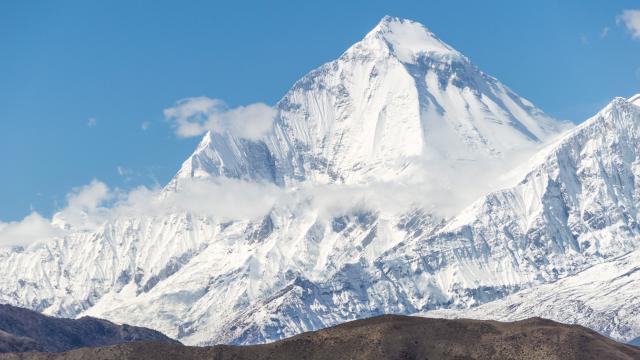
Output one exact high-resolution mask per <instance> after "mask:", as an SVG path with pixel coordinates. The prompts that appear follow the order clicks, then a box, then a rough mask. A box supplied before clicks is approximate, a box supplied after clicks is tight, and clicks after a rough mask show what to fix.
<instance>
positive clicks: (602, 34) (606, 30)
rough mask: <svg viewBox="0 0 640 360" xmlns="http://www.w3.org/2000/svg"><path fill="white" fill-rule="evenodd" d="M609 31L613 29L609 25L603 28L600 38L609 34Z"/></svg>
mask: <svg viewBox="0 0 640 360" xmlns="http://www.w3.org/2000/svg"><path fill="white" fill-rule="evenodd" d="M609 31H611V29H610V28H609V27H608V26H605V27H604V28H602V32H600V39H604V38H606V37H607V35H609Z"/></svg>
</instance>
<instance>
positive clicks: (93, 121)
mask: <svg viewBox="0 0 640 360" xmlns="http://www.w3.org/2000/svg"><path fill="white" fill-rule="evenodd" d="M96 125H98V119H96V118H94V117H90V118H89V119H87V126H88V127H94V126H96Z"/></svg>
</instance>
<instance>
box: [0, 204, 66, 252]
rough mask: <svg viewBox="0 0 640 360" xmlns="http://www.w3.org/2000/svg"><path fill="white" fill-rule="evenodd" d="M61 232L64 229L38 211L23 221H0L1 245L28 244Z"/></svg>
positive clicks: (58, 234) (47, 238)
mask: <svg viewBox="0 0 640 360" xmlns="http://www.w3.org/2000/svg"><path fill="white" fill-rule="evenodd" d="M61 234H62V230H60V229H59V228H56V227H54V226H52V225H51V223H50V222H49V220H47V219H45V218H43V217H42V216H40V215H39V214H38V213H36V212H33V213H31V214H30V215H28V216H26V217H25V218H24V219H22V220H21V221H15V222H8V223H4V222H0V246H28V245H30V244H33V243H35V242H38V241H43V240H49V239H51V238H53V237H56V236H60V235H61Z"/></svg>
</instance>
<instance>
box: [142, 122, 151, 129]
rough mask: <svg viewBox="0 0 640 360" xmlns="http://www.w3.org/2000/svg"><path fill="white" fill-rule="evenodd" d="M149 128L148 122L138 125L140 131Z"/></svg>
mask: <svg viewBox="0 0 640 360" xmlns="http://www.w3.org/2000/svg"><path fill="white" fill-rule="evenodd" d="M149 127H151V122H150V121H143V122H142V124H140V128H141V129H142V131H147V130H149Z"/></svg>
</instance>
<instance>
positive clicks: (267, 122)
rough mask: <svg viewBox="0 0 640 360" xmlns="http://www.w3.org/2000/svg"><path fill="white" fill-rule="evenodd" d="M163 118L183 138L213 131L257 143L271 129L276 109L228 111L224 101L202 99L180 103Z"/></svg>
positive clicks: (255, 107) (258, 107) (254, 106)
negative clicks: (171, 124) (169, 122)
mask: <svg viewBox="0 0 640 360" xmlns="http://www.w3.org/2000/svg"><path fill="white" fill-rule="evenodd" d="M164 116H165V118H166V119H167V120H169V121H171V122H172V123H173V125H174V127H175V131H176V134H177V135H178V136H181V137H191V136H198V135H202V134H204V133H205V132H207V131H212V132H216V133H229V134H231V135H233V136H236V137H241V138H246V139H251V140H257V139H260V138H261V137H262V136H264V135H265V134H266V133H268V132H269V131H270V130H271V128H272V126H273V119H274V118H275V116H276V110H275V109H274V108H273V107H271V106H268V105H266V104H263V103H255V104H251V105H247V106H239V107H236V108H228V107H227V106H226V104H225V103H224V102H223V101H222V100H219V99H211V98H208V97H204V96H201V97H193V98H187V99H182V100H180V101H178V102H177V103H176V106H174V107H172V108H168V109H165V110H164Z"/></svg>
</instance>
